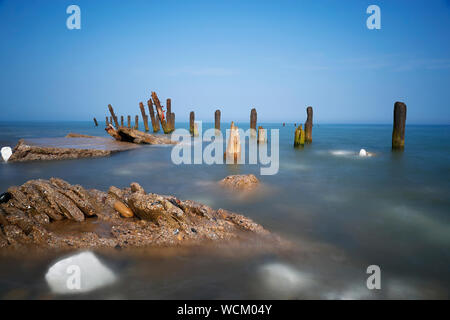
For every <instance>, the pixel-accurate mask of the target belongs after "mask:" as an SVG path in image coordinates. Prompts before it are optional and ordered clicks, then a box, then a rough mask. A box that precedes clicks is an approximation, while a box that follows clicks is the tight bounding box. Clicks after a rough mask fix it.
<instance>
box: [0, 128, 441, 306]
mask: <svg viewBox="0 0 450 320" xmlns="http://www.w3.org/2000/svg"><path fill="white" fill-rule="evenodd" d="M177 125H178V126H180V127H185V128H187V124H177ZM237 125H238V126H239V127H241V128H243V129H247V128H248V124H247V123H242V124H241V123H237ZM260 125H262V126H264V127H265V128H268V129H272V128H273V129H279V130H280V168H279V172H278V174H276V175H273V176H260V175H259V172H260V166H259V165H239V166H226V165H211V166H209V165H182V166H176V165H174V164H172V162H171V158H170V153H171V147H161V146H144V147H142V148H139V149H138V150H132V151H127V152H123V153H120V154H116V155H113V156H111V157H108V158H99V159H81V160H67V161H49V162H34V163H7V164H5V163H1V164H0V177H1V179H0V190H6V189H7V188H8V187H9V186H11V185H20V184H22V183H24V182H25V181H27V180H29V179H37V178H44V179H48V178H50V177H60V178H63V179H65V180H67V181H69V182H70V183H72V184H81V185H83V186H84V187H86V188H97V189H101V190H107V189H108V187H109V186H111V185H115V186H118V187H125V186H128V185H129V184H130V183H131V182H134V181H136V182H139V183H140V184H141V185H142V186H143V187H144V188H145V189H146V191H147V192H155V193H161V194H173V195H175V196H177V197H179V198H181V199H192V200H198V201H201V202H204V203H206V204H208V205H210V206H212V207H214V208H226V209H229V210H233V211H236V212H240V213H243V214H245V215H246V216H249V217H251V218H252V219H254V220H255V221H257V222H258V223H260V224H262V225H263V226H264V227H266V228H267V229H269V230H271V231H273V232H276V233H278V234H279V235H281V236H282V237H285V238H287V239H289V240H291V241H293V242H294V243H295V244H296V246H297V247H298V253H296V254H288V255H286V254H277V253H276V252H275V253H271V254H249V253H245V252H232V253H229V252H228V253H226V254H223V255H220V254H217V252H215V253H212V252H210V251H208V250H196V251H195V253H193V252H177V251H175V252H173V250H167V252H170V253H167V254H165V255H164V256H163V257H161V255H159V254H139V255H130V254H129V253H127V252H125V253H124V252H122V251H117V252H116V253H114V254H104V255H102V253H101V252H100V253H98V255H99V256H100V257H102V259H103V261H104V263H105V264H106V265H108V266H109V267H111V268H112V269H114V270H115V272H116V274H117V275H118V278H119V281H118V282H117V283H116V284H114V285H112V286H109V287H107V288H104V289H101V290H98V291H95V292H93V293H90V294H88V295H82V296H69V297H70V298H77V297H82V298H86V297H91V298H119V299H120V298H124V299H126V298H138V299H147V298H148V299H163V298H192V299H196V298H206V299H210V298H211V299H221V298H331V299H340V298H344V299H347V298H348V299H352V298H355V299H358V298H368V299H372V298H374V299H378V298H449V291H450V210H449V209H450V197H449V195H450V126H415V125H408V126H407V129H406V146H405V151H404V152H403V153H392V152H391V149H390V142H391V134H392V127H391V126H390V125H315V126H314V128H313V144H311V145H309V146H306V147H305V148H303V149H297V150H296V149H294V148H293V147H292V145H293V137H294V130H295V127H294V126H293V124H287V125H286V127H282V126H281V124H260ZM211 126H212V124H204V128H207V127H211ZM222 126H223V127H224V128H225V127H229V124H222ZM102 128H103V127H102V126H99V127H98V128H95V127H94V126H93V124H92V123H91V122H64V123H63V122H59V123H26V124H21V123H8V124H6V123H3V124H2V123H0V146H6V145H9V146H14V145H15V144H16V143H17V141H18V139H19V138H34V137H41V136H42V137H61V136H64V135H65V134H66V133H68V132H69V131H70V132H77V133H84V134H90V135H97V136H106V133H105V132H104V130H103V129H102ZM361 148H365V149H366V150H368V151H369V152H373V153H375V156H373V157H369V158H360V157H358V156H357V153H358V152H359V150H360V149H361ZM237 173H242V174H245V173H253V174H255V175H257V176H258V178H260V180H261V181H262V183H263V184H264V186H265V192H264V194H263V195H261V196H259V197H258V196H256V197H254V198H250V199H246V200H245V199H241V198H236V197H231V196H230V195H227V194H224V193H223V192H220V191H219V190H218V189H217V188H215V187H214V183H215V182H216V181H218V180H220V179H222V178H224V177H225V176H227V175H230V174H237ZM296 252H297V251H296ZM57 258H58V257H55V256H49V257H48V258H47V257H41V258H40V259H37V260H36V259H31V258H26V257H23V258H19V259H17V258H15V259H12V258H10V259H6V258H0V259H2V260H3V261H1V263H0V298H1V297H3V298H8V297H11V296H13V297H21V298H30V299H33V298H43V297H44V298H45V297H50V298H65V297H67V296H57V295H52V294H51V293H50V289H49V288H48V286H47V284H46V282H45V279H44V275H45V272H46V270H47V269H48V267H49V266H50V264H51V263H52V262H54V261H55V259H57ZM373 264H375V265H378V266H380V268H381V273H382V282H381V285H382V288H381V290H372V291H371V290H368V289H367V287H366V279H367V277H368V274H366V268H367V267H368V266H369V265H373Z"/></svg>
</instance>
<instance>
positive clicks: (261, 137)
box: [258, 126, 267, 143]
mask: <svg viewBox="0 0 450 320" xmlns="http://www.w3.org/2000/svg"><path fill="white" fill-rule="evenodd" d="M265 142H267V131H266V129H264V128H263V127H261V126H259V127H258V143H265Z"/></svg>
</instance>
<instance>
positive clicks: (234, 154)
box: [224, 122, 241, 163]
mask: <svg viewBox="0 0 450 320" xmlns="http://www.w3.org/2000/svg"><path fill="white" fill-rule="evenodd" d="M224 157H225V159H226V160H227V162H228V161H229V160H231V159H233V161H234V163H237V162H238V160H240V158H241V139H240V137H239V130H238V127H236V126H235V125H234V122H231V128H230V138H229V139H228V145H227V149H226V151H225V154H224Z"/></svg>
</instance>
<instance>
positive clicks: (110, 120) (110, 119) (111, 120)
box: [109, 117, 113, 125]
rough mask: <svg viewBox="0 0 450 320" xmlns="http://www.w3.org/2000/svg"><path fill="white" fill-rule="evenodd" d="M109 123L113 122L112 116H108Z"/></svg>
mask: <svg viewBox="0 0 450 320" xmlns="http://www.w3.org/2000/svg"><path fill="white" fill-rule="evenodd" d="M109 123H110V124H111V125H112V124H113V117H109Z"/></svg>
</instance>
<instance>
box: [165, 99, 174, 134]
mask: <svg viewBox="0 0 450 320" xmlns="http://www.w3.org/2000/svg"><path fill="white" fill-rule="evenodd" d="M166 108H167V122H168V125H169V130H170V132H173V131H174V130H175V113H173V112H172V100H171V99H170V98H169V99H166Z"/></svg>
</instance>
